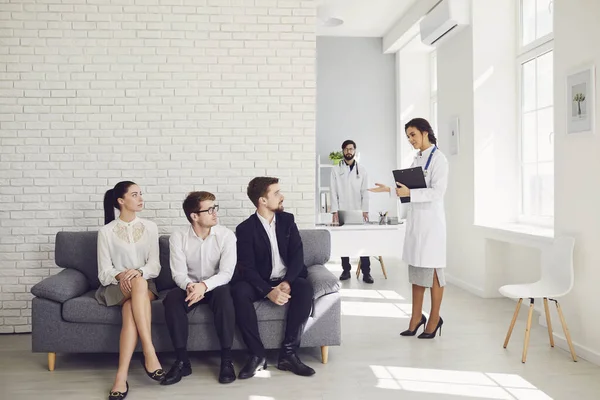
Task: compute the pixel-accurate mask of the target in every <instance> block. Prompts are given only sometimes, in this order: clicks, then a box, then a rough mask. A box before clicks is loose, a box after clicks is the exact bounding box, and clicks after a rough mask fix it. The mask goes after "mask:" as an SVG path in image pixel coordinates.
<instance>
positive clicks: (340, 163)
mask: <svg viewBox="0 0 600 400" xmlns="http://www.w3.org/2000/svg"><path fill="white" fill-rule="evenodd" d="M342 163H344V164H346V162H345V161H344V160H342V161H340V162H339V164H338V167H341V166H342ZM354 164H355V165H354V169H356V177H357V178H360V176H359V175H358V161H356V160H354ZM346 165H348V164H346ZM348 168H350V167H348Z"/></svg>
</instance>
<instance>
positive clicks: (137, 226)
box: [96, 181, 164, 400]
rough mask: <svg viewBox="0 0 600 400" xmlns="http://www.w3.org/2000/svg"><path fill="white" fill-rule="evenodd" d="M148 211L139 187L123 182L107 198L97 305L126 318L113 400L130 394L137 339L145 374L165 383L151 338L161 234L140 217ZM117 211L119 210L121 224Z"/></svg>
mask: <svg viewBox="0 0 600 400" xmlns="http://www.w3.org/2000/svg"><path fill="white" fill-rule="evenodd" d="M143 207H144V200H143V198H142V192H141V190H140V187H139V186H138V185H136V184H135V183H134V182H130V181H123V182H119V183H117V184H116V185H115V187H114V188H113V189H110V190H108V191H107V192H106V194H105V195H104V223H105V225H104V226H103V227H102V228H100V230H99V231H98V279H99V280H100V283H101V286H100V287H99V288H98V290H97V291H96V299H97V300H98V302H99V303H100V304H103V305H105V306H109V307H110V306H121V313H122V316H123V317H122V318H123V327H122V328H121V337H120V341H119V368H118V370H117V376H116V378H115V382H114V385H113V387H112V390H111V391H110V394H109V397H108V398H109V400H115V399H123V398H125V396H127V393H128V392H129V384H128V383H127V376H128V371H129V364H130V362H131V357H132V355H133V352H134V350H135V346H136V344H137V340H138V336H139V337H140V341H141V342H142V351H143V358H142V364H143V366H144V369H145V370H146V374H148V376H149V377H150V378H151V379H153V380H155V381H161V380H162V379H163V378H164V371H163V370H162V368H161V365H160V362H159V360H158V357H157V356H156V351H155V349H154V345H153V344H152V336H151V333H150V330H151V319H152V309H151V305H150V302H151V301H152V300H154V299H156V298H158V291H157V289H156V285H155V284H154V281H153V280H152V279H153V278H156V277H157V276H158V274H159V273H160V260H159V248H158V228H157V226H156V224H155V223H154V222H151V221H148V220H146V219H142V218H138V217H137V216H136V214H137V212H139V211H141V210H142V209H143ZM115 209H117V210H119V216H118V218H116V219H115ZM149 371H153V372H149Z"/></svg>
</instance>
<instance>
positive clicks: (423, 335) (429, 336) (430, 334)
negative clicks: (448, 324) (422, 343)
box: [417, 317, 444, 339]
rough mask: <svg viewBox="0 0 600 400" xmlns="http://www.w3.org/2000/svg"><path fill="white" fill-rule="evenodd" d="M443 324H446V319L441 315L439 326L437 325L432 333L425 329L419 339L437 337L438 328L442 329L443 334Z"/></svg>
mask: <svg viewBox="0 0 600 400" xmlns="http://www.w3.org/2000/svg"><path fill="white" fill-rule="evenodd" d="M442 325H444V320H443V319H442V317H440V320H439V321H438V323H437V326H436V327H435V330H434V331H433V332H431V333H427V332H425V331H423V333H421V334H420V335H419V336H418V337H417V338H418V339H433V338H434V337H435V335H436V334H437V331H438V329H439V330H440V336H442Z"/></svg>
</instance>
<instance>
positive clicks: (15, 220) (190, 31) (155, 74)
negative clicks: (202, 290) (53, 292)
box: [0, 0, 315, 333]
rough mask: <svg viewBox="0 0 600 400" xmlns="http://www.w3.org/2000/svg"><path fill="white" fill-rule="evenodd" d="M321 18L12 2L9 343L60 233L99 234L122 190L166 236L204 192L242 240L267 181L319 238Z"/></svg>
mask: <svg viewBox="0 0 600 400" xmlns="http://www.w3.org/2000/svg"><path fill="white" fill-rule="evenodd" d="M314 19H315V4H314V1H312V0H311V1H308V0H304V1H298V0H62V1H61V0H0V333H13V332H28V331H30V330H31V302H30V300H31V297H32V296H31V294H30V293H29V291H30V289H31V287H32V286H33V285H34V284H35V283H37V282H38V281H40V280H42V279H44V278H45V277H47V276H49V275H52V274H54V273H56V272H58V270H59V269H58V268H57V267H56V265H55V264H54V261H53V260H54V237H55V234H56V232H57V231H60V230H71V231H72V230H96V229H98V227H99V226H100V225H101V224H102V223H103V211H102V196H103V194H104V192H105V191H106V190H107V189H108V188H110V187H112V186H113V185H114V184H115V183H116V182H117V181H119V180H124V179H127V180H133V181H135V182H136V183H138V184H139V185H140V186H141V187H142V190H143V191H144V192H145V195H144V197H145V201H146V209H145V210H144V211H143V213H142V214H141V216H142V217H145V218H149V219H152V220H153V221H155V222H156V223H157V224H158V226H159V227H160V229H161V232H163V233H169V232H171V231H172V230H173V228H174V227H176V226H181V225H184V224H186V223H187V221H186V220H185V217H184V216H183V213H182V211H181V201H182V199H183V198H184V196H185V194H186V193H187V192H189V191H191V190H199V189H202V190H208V191H212V192H214V193H215V194H216V195H217V198H218V201H219V204H220V206H221V210H222V212H221V213H220V214H221V223H223V224H225V225H227V226H229V227H235V225H236V224H237V223H239V222H240V221H241V220H242V219H244V218H245V217H247V216H248V215H249V214H250V213H251V212H252V204H251V203H250V201H249V200H248V199H247V197H246V194H245V188H246V185H247V183H248V181H249V180H250V179H251V178H252V177H254V176H257V175H272V176H278V177H280V178H281V179H282V187H283V189H284V191H285V195H286V206H287V209H288V210H291V211H292V212H294V213H295V214H296V216H297V220H298V222H299V225H300V226H301V227H302V226H310V225H311V224H312V223H313V221H314V196H315V195H314V179H315V121H314V120H315V23H314Z"/></svg>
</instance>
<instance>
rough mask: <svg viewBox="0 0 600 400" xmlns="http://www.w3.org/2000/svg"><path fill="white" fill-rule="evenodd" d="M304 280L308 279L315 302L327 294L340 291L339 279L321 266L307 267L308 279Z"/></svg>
mask: <svg viewBox="0 0 600 400" xmlns="http://www.w3.org/2000/svg"><path fill="white" fill-rule="evenodd" d="M306 279H308V281H309V282H310V283H311V285H312V287H313V290H314V292H315V294H314V299H315V300H316V299H318V298H320V297H322V296H325V295H327V294H331V293H337V292H339V291H340V287H341V285H340V281H339V279H338V278H337V277H336V276H335V275H333V274H332V273H331V271H329V270H328V269H327V268H325V266H323V265H313V266H311V267H308V277H307V278H306Z"/></svg>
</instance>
